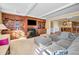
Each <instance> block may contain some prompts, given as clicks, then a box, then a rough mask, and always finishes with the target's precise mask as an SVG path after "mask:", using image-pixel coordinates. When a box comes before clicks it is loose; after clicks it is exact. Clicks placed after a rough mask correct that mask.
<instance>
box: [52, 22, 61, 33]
mask: <svg viewBox="0 0 79 59" xmlns="http://www.w3.org/2000/svg"><path fill="white" fill-rule="evenodd" d="M52 22H53V27H52V28H51V32H57V31H60V24H59V21H52Z"/></svg>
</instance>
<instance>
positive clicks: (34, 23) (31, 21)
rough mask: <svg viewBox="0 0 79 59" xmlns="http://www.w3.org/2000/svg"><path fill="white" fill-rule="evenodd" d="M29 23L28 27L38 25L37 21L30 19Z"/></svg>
mask: <svg viewBox="0 0 79 59" xmlns="http://www.w3.org/2000/svg"><path fill="white" fill-rule="evenodd" d="M27 23H28V25H36V20H31V19H28V21H27Z"/></svg>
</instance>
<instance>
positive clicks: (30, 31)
mask: <svg viewBox="0 0 79 59" xmlns="http://www.w3.org/2000/svg"><path fill="white" fill-rule="evenodd" d="M28 34H29V35H28V37H27V38H31V37H35V36H37V31H36V29H35V28H28Z"/></svg>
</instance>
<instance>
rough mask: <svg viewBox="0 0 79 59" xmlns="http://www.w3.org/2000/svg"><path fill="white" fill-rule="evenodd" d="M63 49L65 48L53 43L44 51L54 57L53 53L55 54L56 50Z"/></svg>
mask: <svg viewBox="0 0 79 59" xmlns="http://www.w3.org/2000/svg"><path fill="white" fill-rule="evenodd" d="M64 49H65V48H63V47H61V46H59V45H57V44H56V43H55V42H53V44H52V45H50V46H48V48H47V49H45V51H47V52H48V53H50V54H53V55H54V53H55V52H56V51H58V50H64Z"/></svg>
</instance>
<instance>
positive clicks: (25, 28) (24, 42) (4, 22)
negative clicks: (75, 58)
mask: <svg viewBox="0 0 79 59" xmlns="http://www.w3.org/2000/svg"><path fill="white" fill-rule="evenodd" d="M0 7H1V8H0V48H1V49H0V55H79V50H78V49H79V46H78V44H79V3H0ZM25 11H26V12H25ZM40 11H41V12H40Z"/></svg>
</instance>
